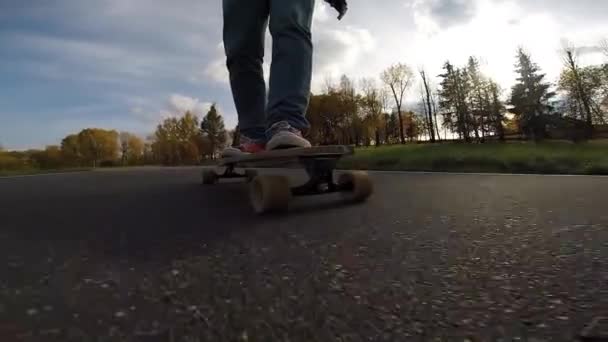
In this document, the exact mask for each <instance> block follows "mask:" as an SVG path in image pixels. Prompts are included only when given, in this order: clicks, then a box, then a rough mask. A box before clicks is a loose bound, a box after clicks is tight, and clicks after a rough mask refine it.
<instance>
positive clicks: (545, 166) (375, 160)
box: [340, 141, 608, 175]
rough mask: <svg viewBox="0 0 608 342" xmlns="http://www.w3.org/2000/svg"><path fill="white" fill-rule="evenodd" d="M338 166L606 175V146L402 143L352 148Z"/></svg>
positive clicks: (593, 144) (351, 167)
mask: <svg viewBox="0 0 608 342" xmlns="http://www.w3.org/2000/svg"><path fill="white" fill-rule="evenodd" d="M340 167H341V168H345V169H362V170H388V171H397V170H398V171H449V172H500V173H539V174H587V175H591V174H593V175H608V143H606V142H605V141H604V142H597V141H594V142H590V143H583V144H572V143H568V142H543V143H539V144H535V143H530V142H510V143H504V144H500V143H488V144H458V143H446V144H408V145H395V146H383V147H379V148H376V147H367V148H360V149H357V153H356V154H355V155H354V156H352V157H348V158H345V159H344V160H342V161H341V163H340Z"/></svg>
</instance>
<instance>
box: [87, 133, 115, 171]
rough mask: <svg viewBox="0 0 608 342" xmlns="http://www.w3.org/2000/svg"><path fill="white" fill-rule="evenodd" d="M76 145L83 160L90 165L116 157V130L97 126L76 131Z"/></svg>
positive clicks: (96, 165) (112, 159) (113, 159)
mask: <svg viewBox="0 0 608 342" xmlns="http://www.w3.org/2000/svg"><path fill="white" fill-rule="evenodd" d="M78 146H79V151H80V154H81V156H82V158H83V161H84V162H85V163H86V164H88V165H91V166H92V167H98V166H100V163H101V162H113V161H115V160H116V159H118V151H119V147H118V132H116V131H114V130H105V129H99V128H87V129H84V130H82V131H80V133H78Z"/></svg>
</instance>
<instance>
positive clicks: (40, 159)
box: [27, 145, 63, 170]
mask: <svg viewBox="0 0 608 342" xmlns="http://www.w3.org/2000/svg"><path fill="white" fill-rule="evenodd" d="M27 154H28V155H29V158H30V159H31V160H32V161H33V162H34V165H35V167H37V168H40V169H47V170H48V169H58V168H60V167H62V166H63V159H62V155H61V148H60V147H59V146H55V145H50V146H47V147H46V148H45V149H44V150H42V151H39V150H32V151H28V152H27Z"/></svg>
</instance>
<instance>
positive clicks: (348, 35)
mask: <svg viewBox="0 0 608 342" xmlns="http://www.w3.org/2000/svg"><path fill="white" fill-rule="evenodd" d="M313 40H314V44H315V59H314V72H313V90H314V89H315V88H316V89H317V90H318V89H319V88H320V86H321V85H322V84H323V82H324V81H325V79H326V77H330V78H337V77H339V76H340V75H341V74H344V73H349V74H358V75H357V76H365V74H366V73H368V72H370V68H369V67H370V66H371V65H373V64H374V63H373V61H370V63H363V60H364V59H365V58H366V57H371V56H370V54H371V53H373V52H374V50H375V47H376V42H375V39H374V37H372V35H371V34H370V32H369V31H368V30H366V29H362V28H357V27H347V28H344V29H325V30H319V31H318V32H317V34H316V36H315V37H314V38H313ZM370 64H371V65H370Z"/></svg>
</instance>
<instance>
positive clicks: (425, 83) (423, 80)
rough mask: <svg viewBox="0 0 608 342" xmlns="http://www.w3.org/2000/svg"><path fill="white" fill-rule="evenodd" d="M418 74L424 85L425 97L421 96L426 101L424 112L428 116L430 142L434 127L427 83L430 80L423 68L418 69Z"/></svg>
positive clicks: (433, 139) (433, 140)
mask: <svg viewBox="0 0 608 342" xmlns="http://www.w3.org/2000/svg"><path fill="white" fill-rule="evenodd" d="M420 76H421V77H422V84H423V86H424V92H425V95H426V98H423V100H424V102H425V103H426V108H425V112H426V114H427V118H428V130H429V136H430V139H431V142H432V143H434V142H435V127H434V124H433V107H432V105H431V89H430V85H429V83H430V82H429V79H428V77H427V75H426V72H425V71H424V69H420Z"/></svg>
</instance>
